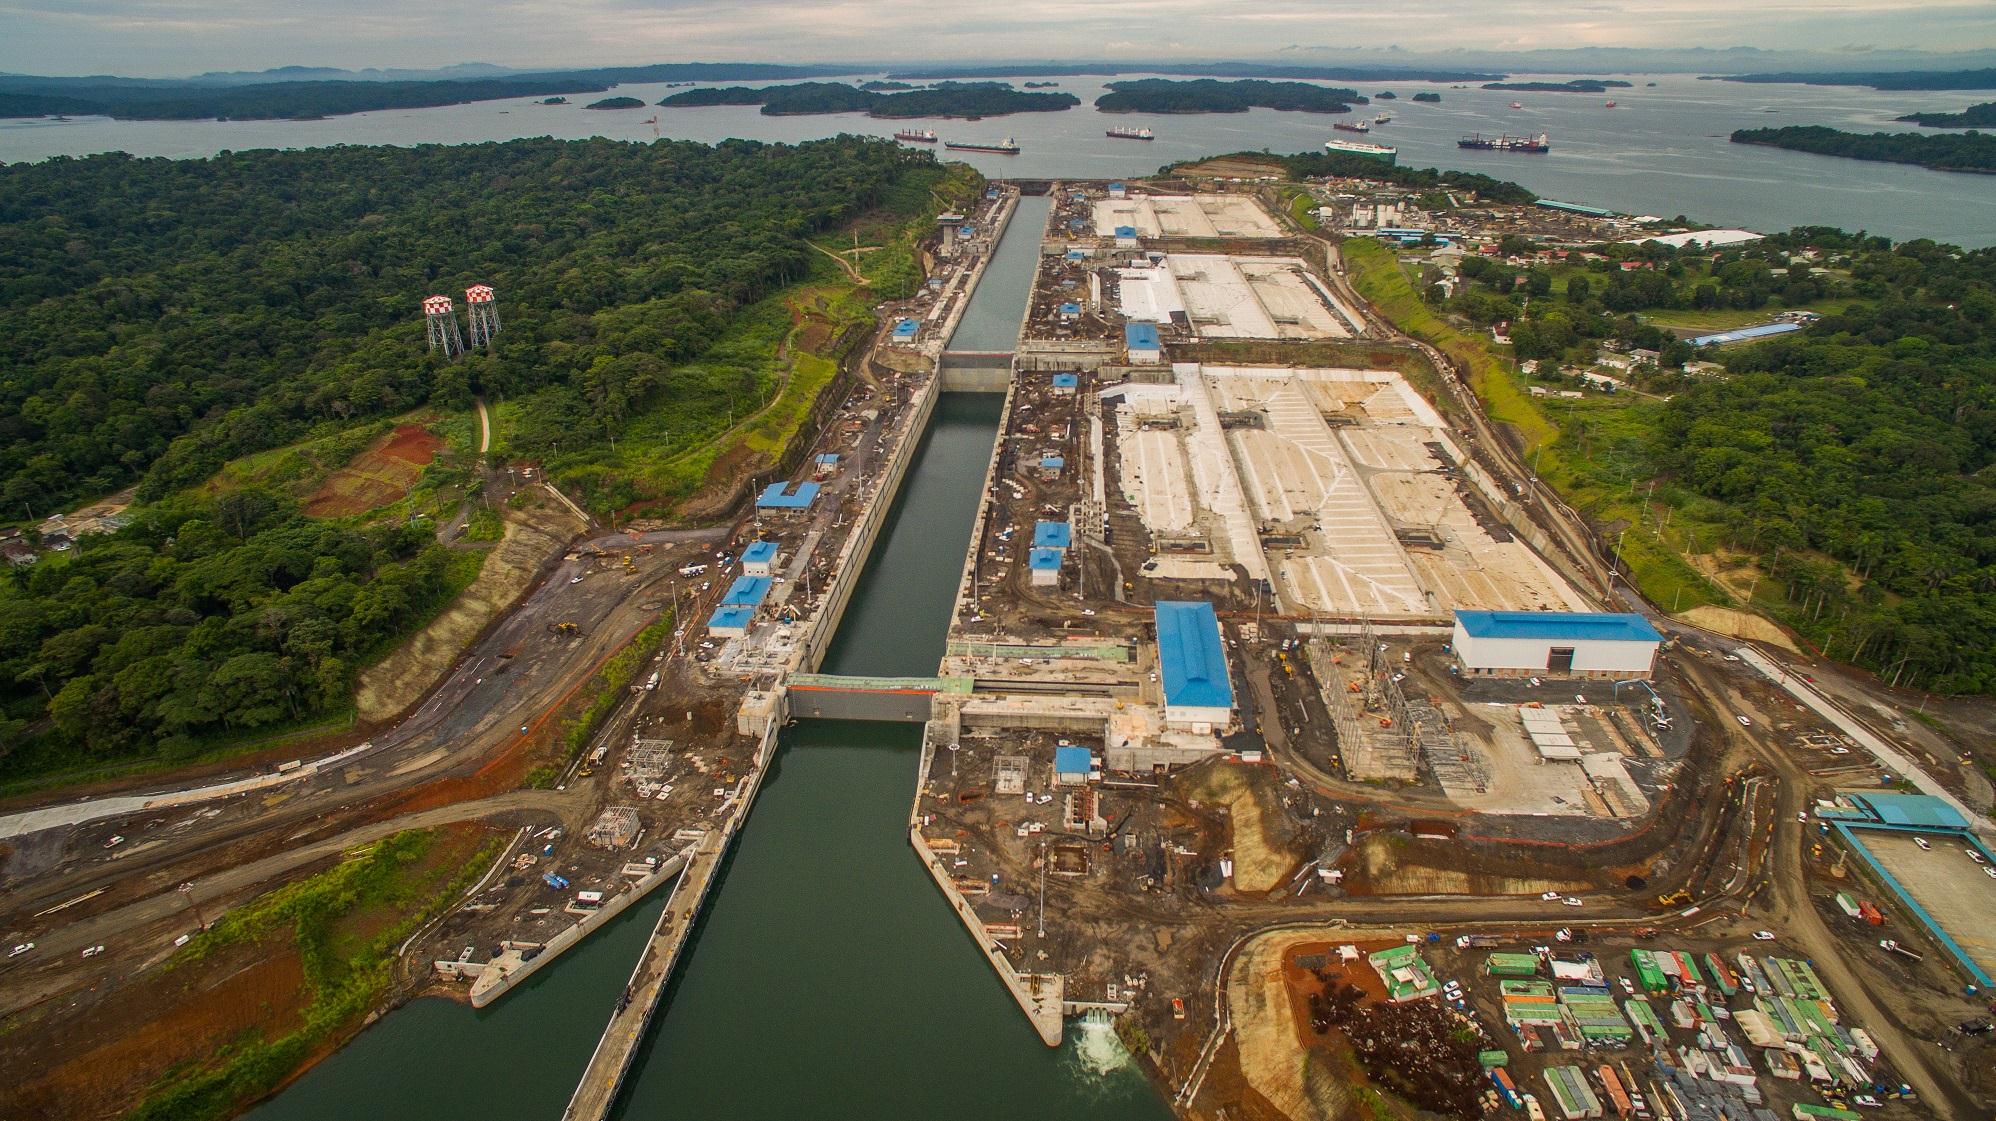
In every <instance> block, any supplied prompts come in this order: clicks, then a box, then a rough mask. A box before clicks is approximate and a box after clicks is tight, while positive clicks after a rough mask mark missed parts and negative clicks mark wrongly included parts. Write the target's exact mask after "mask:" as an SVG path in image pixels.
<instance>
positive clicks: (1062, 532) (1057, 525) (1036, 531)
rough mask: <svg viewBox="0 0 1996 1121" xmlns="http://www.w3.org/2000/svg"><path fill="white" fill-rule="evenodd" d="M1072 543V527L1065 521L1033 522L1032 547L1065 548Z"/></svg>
mask: <svg viewBox="0 0 1996 1121" xmlns="http://www.w3.org/2000/svg"><path fill="white" fill-rule="evenodd" d="M1073 544H1074V527H1073V526H1072V525H1069V524H1068V523H1067V522H1034V523H1033V548H1035V549H1065V548H1068V547H1070V546H1072V545H1073Z"/></svg>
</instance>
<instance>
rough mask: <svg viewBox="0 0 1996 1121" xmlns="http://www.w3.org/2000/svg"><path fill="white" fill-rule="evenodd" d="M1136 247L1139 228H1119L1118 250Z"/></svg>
mask: <svg viewBox="0 0 1996 1121" xmlns="http://www.w3.org/2000/svg"><path fill="white" fill-rule="evenodd" d="M1136 247H1137V228H1136V227H1135V226H1117V227H1116V248H1118V249H1135V248H1136Z"/></svg>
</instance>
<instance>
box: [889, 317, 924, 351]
mask: <svg viewBox="0 0 1996 1121" xmlns="http://www.w3.org/2000/svg"><path fill="white" fill-rule="evenodd" d="M921 329H922V325H921V324H920V323H919V322H917V321H915V320H913V319H897V320H895V321H894V331H893V341H894V342H896V343H899V344H901V345H903V346H906V345H909V344H912V343H913V342H914V341H915V332H917V331H919V330H921Z"/></svg>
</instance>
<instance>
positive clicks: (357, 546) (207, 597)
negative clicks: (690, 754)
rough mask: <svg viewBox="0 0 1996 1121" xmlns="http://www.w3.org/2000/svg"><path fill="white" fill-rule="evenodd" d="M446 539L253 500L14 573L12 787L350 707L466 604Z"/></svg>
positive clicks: (2, 730)
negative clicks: (37, 776)
mask: <svg viewBox="0 0 1996 1121" xmlns="http://www.w3.org/2000/svg"><path fill="white" fill-rule="evenodd" d="M434 532H435V527H434V526H431V525H430V524H429V523H427V522H413V523H404V524H400V525H392V526H376V527H369V528H352V527H347V526H342V525H337V524H331V523H326V522H319V521H313V520H310V519H307V518H304V517H302V516H300V515H299V513H298V512H297V510H296V509H295V508H291V507H288V506H286V505H285V504H284V503H282V502H281V501H280V500H278V499H276V498H273V497H271V496H269V495H266V494H263V493H260V492H255V491H249V492H241V493H236V494H230V495H226V496H223V497H221V498H218V499H215V500H212V501H210V500H196V499H191V498H187V499H176V500H173V501H169V502H164V503H159V504H156V505H153V506H149V507H144V508H141V509H139V510H137V511H135V516H134V519H133V522H132V524H131V525H129V526H127V527H126V528H125V529H123V530H121V531H119V532H118V533H117V534H116V535H115V537H113V538H111V539H108V540H92V541H90V542H89V543H88V545H87V546H80V547H79V548H77V549H76V550H74V552H73V553H72V554H69V555H64V556H61V557H58V558H53V559H49V560H45V561H43V562H42V563H40V564H38V565H35V566H34V567H32V568H30V569H28V570H26V571H25V572H22V571H18V570H17V571H15V572H13V573H11V574H9V576H8V578H7V579H6V582H5V584H4V585H0V702H4V708H0V777H8V778H11V777H15V776H18V775H20V774H22V773H24V772H30V771H42V770H47V769H50V768H55V767H74V766H77V765H81V764H85V763H89V762H94V761H105V760H114V759H121V758H130V757H140V758H150V759H160V760H173V759H186V758H189V757H191V756H193V755H194V754H196V753H197V752H199V751H200V750H201V748H202V747H203V746H204V744H205V743H206V742H207V741H209V740H211V739H212V738H214V737H216V736H218V735H227V734H232V733H233V734H239V733H244V732H253V731H256V730H257V729H263V728H271V727H275V726H281V725H286V724H292V723H296V722H298V721H300V720H302V719H304V718H307V717H310V716H312V715H315V714H318V713H322V712H325V711H327V710H336V709H339V708H341V707H342V706H344V705H345V704H346V703H347V700H348V690H349V688H350V686H351V681H352V675H353V672H354V670H355V669H357V668H358V667H359V665H360V663H361V662H363V661H364V660H366V659H367V658H369V657H370V656H371V655H374V654H377V653H379V651H380V649H381V647H382V646H383V644H384V643H385V642H386V641H388V640H390V639H392V638H394V637H397V636H399V635H401V634H403V633H405V632H406V630H407V629H408V626H409V621H410V620H411V619H419V618H426V617H428V615H429V614H430V613H432V612H433V611H435V610H436V608H438V607H439V606H441V605H442V602H443V601H444V600H445V599H446V598H447V597H448V596H449V595H450V594H451V593H453V592H455V591H456V590H457V588H456V587H455V586H454V585H455V584H456V583H457V582H456V581H454V580H453V579H452V578H451V575H452V574H451V566H452V558H451V555H450V554H449V552H448V551H447V550H446V549H444V548H443V547H442V546H439V545H437V544H436V542H435V538H434ZM463 556H465V557H469V558H473V559H475V558H476V554H463Z"/></svg>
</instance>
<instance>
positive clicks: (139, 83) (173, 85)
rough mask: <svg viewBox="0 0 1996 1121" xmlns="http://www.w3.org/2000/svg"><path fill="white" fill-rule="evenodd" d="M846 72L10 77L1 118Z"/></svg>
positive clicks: (443, 97) (284, 112) (362, 101)
mask: <svg viewBox="0 0 1996 1121" xmlns="http://www.w3.org/2000/svg"><path fill="white" fill-rule="evenodd" d="M826 73H836V71H832V70H829V69H828V68H825V67H797V66H771V65H763V64H753V63H750V64H727V63H683V64H681V63H667V64H662V65H658V66H622V67H608V68H603V69H596V70H569V71H558V72H553V73H545V74H519V75H508V76H505V77H489V78H464V79H458V78H451V79H436V80H412V81H344V80H326V81H300V82H286V81H275V82H246V83H237V82H232V81H231V82H223V81H210V80H198V79H188V80H181V79H173V80H168V79H141V78H42V77H34V76H30V75H0V118H5V117H46V116H55V115H65V116H105V117H116V118H119V119H121V120H134V121H186V120H207V119H213V118H222V119H228V120H238V121H251V120H299V119H309V118H313V117H334V116H340V115H343V114H347V113H368V112H375V111H378V110H382V109H428V108H435V107H437V106H442V105H463V104H467V103H469V102H474V101H497V100H503V99H507V98H515V97H545V96H547V95H550V94H573V93H602V92H604V91H605V90H608V89H610V88H611V87H612V86H615V85H618V84H619V83H624V82H656V81H662V80H665V79H666V78H670V77H674V76H688V77H691V76H705V77H709V78H710V79H711V78H737V79H755V80H773V79H779V78H792V77H804V76H808V75H822V74H826Z"/></svg>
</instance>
